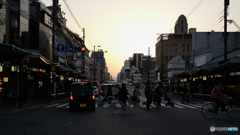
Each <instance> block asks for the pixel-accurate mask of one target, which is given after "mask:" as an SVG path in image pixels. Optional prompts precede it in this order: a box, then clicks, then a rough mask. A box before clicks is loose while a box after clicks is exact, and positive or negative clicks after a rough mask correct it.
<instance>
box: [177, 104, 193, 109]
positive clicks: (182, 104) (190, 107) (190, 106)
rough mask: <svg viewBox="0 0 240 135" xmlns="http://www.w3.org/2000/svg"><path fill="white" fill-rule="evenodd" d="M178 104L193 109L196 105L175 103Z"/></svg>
mask: <svg viewBox="0 0 240 135" xmlns="http://www.w3.org/2000/svg"><path fill="white" fill-rule="evenodd" d="M177 104H178V105H180V106H185V107H189V108H193V109H195V108H196V107H192V106H189V105H185V104H181V103H177Z"/></svg>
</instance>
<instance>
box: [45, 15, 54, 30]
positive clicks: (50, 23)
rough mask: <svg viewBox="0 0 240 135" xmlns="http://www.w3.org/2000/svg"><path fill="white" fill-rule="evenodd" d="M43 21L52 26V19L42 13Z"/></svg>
mask: <svg viewBox="0 0 240 135" xmlns="http://www.w3.org/2000/svg"><path fill="white" fill-rule="evenodd" d="M44 17H45V18H44V23H45V24H47V25H48V26H49V27H52V19H51V17H50V16H49V15H48V14H46V13H45V14H44Z"/></svg>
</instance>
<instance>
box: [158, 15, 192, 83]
mask: <svg viewBox="0 0 240 135" xmlns="http://www.w3.org/2000/svg"><path fill="white" fill-rule="evenodd" d="M187 32H188V24H187V19H186V17H185V16H184V15H180V16H179V18H178V19H177V21H176V24H175V32H174V33H168V34H161V35H160V36H159V38H158V41H157V43H156V45H155V46H156V55H155V56H156V64H155V75H156V78H159V77H160V76H161V74H162V76H163V79H162V78H160V80H163V81H168V79H167V63H168V62H169V61H171V59H172V58H174V57H176V56H177V55H179V56H181V57H182V59H183V60H184V61H185V67H186V68H189V66H190V58H191V57H192V34H191V33H187ZM161 71H163V73H161Z"/></svg>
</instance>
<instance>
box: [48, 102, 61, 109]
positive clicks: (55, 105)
mask: <svg viewBox="0 0 240 135" xmlns="http://www.w3.org/2000/svg"><path fill="white" fill-rule="evenodd" d="M59 104H60V103H57V104H53V105H49V106H45V108H48V107H53V106H56V105H59Z"/></svg>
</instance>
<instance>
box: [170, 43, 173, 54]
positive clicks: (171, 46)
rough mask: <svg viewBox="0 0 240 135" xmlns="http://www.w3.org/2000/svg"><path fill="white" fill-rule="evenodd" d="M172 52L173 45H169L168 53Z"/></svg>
mask: <svg viewBox="0 0 240 135" xmlns="http://www.w3.org/2000/svg"><path fill="white" fill-rule="evenodd" d="M172 51H173V45H172V44H171V45H170V52H172Z"/></svg>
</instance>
